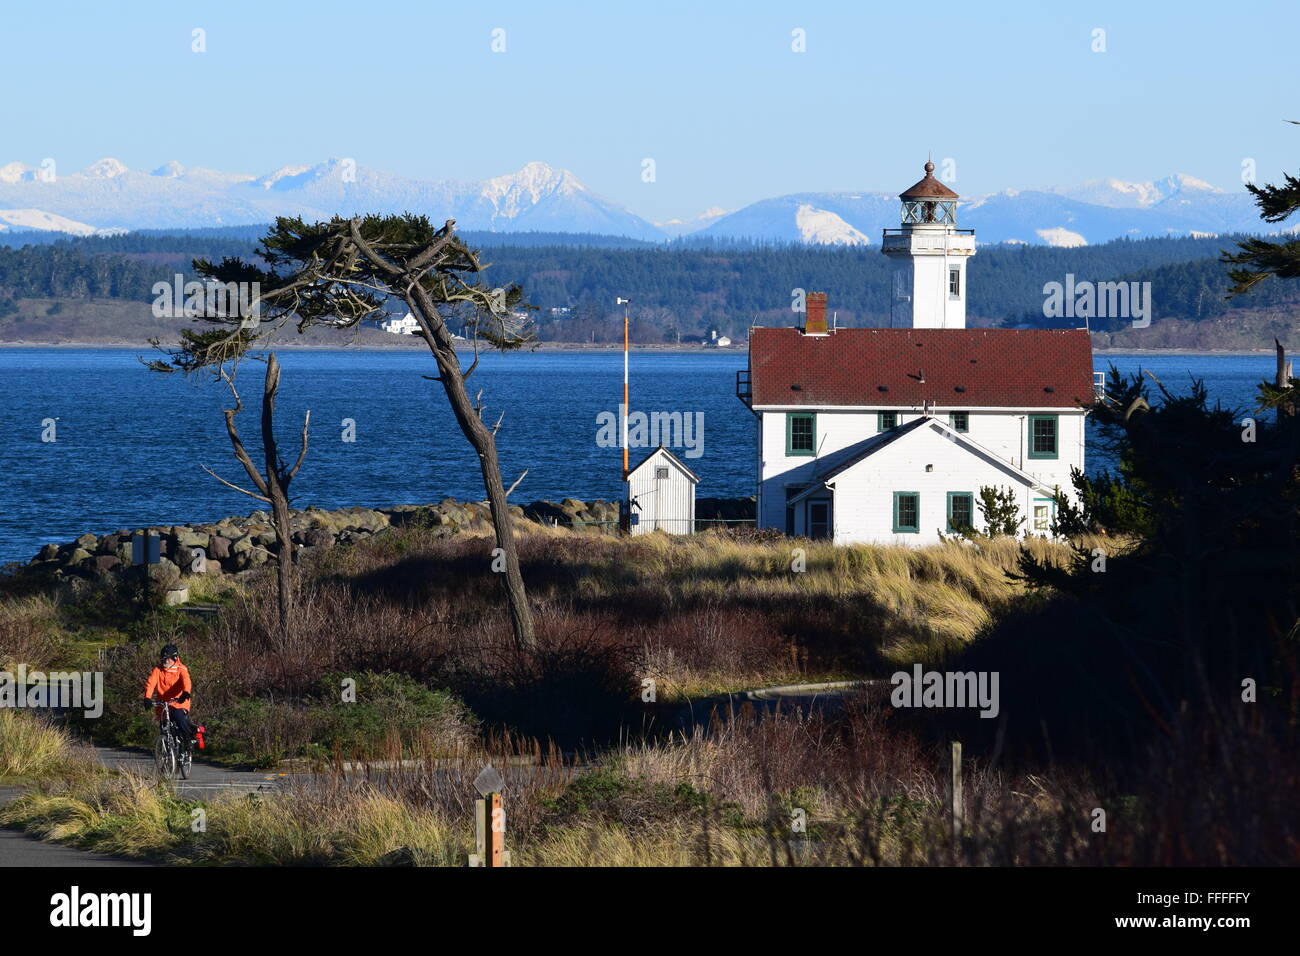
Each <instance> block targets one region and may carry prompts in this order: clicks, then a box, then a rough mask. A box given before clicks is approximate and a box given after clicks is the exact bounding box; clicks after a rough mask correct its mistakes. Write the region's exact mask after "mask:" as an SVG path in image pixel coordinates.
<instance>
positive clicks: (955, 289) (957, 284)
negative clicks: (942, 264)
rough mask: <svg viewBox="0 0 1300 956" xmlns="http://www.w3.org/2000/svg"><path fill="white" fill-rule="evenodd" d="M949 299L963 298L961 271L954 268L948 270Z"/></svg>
mask: <svg viewBox="0 0 1300 956" xmlns="http://www.w3.org/2000/svg"><path fill="white" fill-rule="evenodd" d="M948 298H950V299H960V298H961V269H960V268H957V267H954V268H951V269H949V270H948Z"/></svg>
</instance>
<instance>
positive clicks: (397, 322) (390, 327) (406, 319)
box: [379, 312, 420, 335]
mask: <svg viewBox="0 0 1300 956" xmlns="http://www.w3.org/2000/svg"><path fill="white" fill-rule="evenodd" d="M379 327H380V328H381V329H383V330H384V331H385V332H392V333H393V334H394V335H414V334H415V333H416V332H418V331H420V323H419V322H418V321H416V318H415V316H413V315H411V313H410V312H408V313H406V315H404V316H402V317H401V318H400V319H385V320H384V321H382V322H380V323H379Z"/></svg>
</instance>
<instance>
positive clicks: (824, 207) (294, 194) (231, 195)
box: [0, 159, 1279, 246]
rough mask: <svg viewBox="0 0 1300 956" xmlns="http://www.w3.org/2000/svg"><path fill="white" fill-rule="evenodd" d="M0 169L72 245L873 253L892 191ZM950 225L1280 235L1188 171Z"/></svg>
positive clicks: (1022, 193)
mask: <svg viewBox="0 0 1300 956" xmlns="http://www.w3.org/2000/svg"><path fill="white" fill-rule="evenodd" d="M53 173H54V170H53V169H52V168H45V167H44V166H43V167H42V168H40V169H36V168H33V167H30V166H26V165H23V164H22V163H9V164H8V165H6V166H0V229H4V230H7V231H17V230H26V229H46V230H53V231H57V232H67V233H70V234H74V235H91V234H95V233H99V232H103V231H106V230H107V231H121V230H124V229H126V230H129V229H173V228H194V227H213V226H238V225H260V224H263V223H267V222H269V221H271V220H272V219H273V218H274V217H276V216H281V215H297V216H303V217H304V218H308V219H325V218H328V217H330V216H333V215H351V214H353V213H357V212H375V213H400V212H418V213H423V214H424V215H427V216H429V218H430V219H432V220H434V221H435V222H440V221H442V220H443V219H455V220H456V221H457V223H458V224H459V226H460V228H462V229H466V230H492V231H498V232H520V231H538V232H571V233H577V232H590V233H603V234H607V235H618V236H628V237H631V238H635V239H643V240H652V241H661V240H667V239H670V238H674V237H678V236H685V235H691V236H698V237H703V238H708V237H724V238H732V239H756V240H763V241H769V242H793V243H807V244H812V245H859V246H860V245H870V244H872V243H877V242H879V237H880V232H881V230H882V229H885V228H890V227H894V226H897V225H898V198H897V194H896V192H893V191H890V192H853V193H847V192H846V193H794V194H791V195H788V196H779V197H776V198H773V199H764V200H761V201H759V202H755V203H751V204H750V205H748V206H745V207H743V208H741V209H738V210H735V211H731V212H728V211H726V210H723V209H720V208H713V209H709V210H706V211H705V212H704V213H702V214H701V215H699V216H697V217H695V218H694V219H689V220H678V219H673V220H669V221H667V222H663V223H650V222H647V221H646V220H645V219H642V218H641V217H640V216H637V215H635V214H634V213H632V212H630V211H629V210H627V209H626V208H624V207H622V206H620V205H618V204H616V203H614V202H611V201H609V200H606V199H603V198H601V197H600V196H597V195H596V194H594V193H592V192H591V191H590V190H589V189H587V187H585V186H584V185H583V184H582V183H581V182H579V181H578V179H577V178H576V177H575V176H574V175H573V173H571V172H569V171H567V170H563V169H555V168H553V167H551V166H548V165H547V164H545V163H540V162H534V163H529V164H528V165H526V166H524V167H523V168H522V169H520V170H519V171H518V172H515V173H509V174H507V175H503V176H496V177H493V178H491V179H485V180H480V181H458V180H439V181H428V180H419V179H411V178H408V177H404V176H399V175H396V174H394V173H388V172H384V171H382V170H377V169H372V168H370V167H367V166H359V165H357V164H356V163H355V162H353V161H352V160H347V159H330V160H327V161H326V162H323V163H317V164H316V165H310V166H307V165H296V166H283V167H281V168H279V169H276V170H274V171H273V172H270V173H266V174H264V175H261V176H254V175H249V174H240V173H226V172H220V171H218V170H213V169H205V168H202V167H186V166H183V165H181V164H180V163H178V162H175V161H173V162H169V163H166V164H164V165H162V166H159V167H158V168H157V169H154V170H153V171H152V172H142V171H139V170H134V169H129V168H128V167H127V166H125V165H124V164H123V163H121V162H119V161H118V160H116V159H102V160H100V161H98V162H96V163H93V164H92V165H91V166H89V167H87V168H86V169H84V170H81V171H80V172H74V173H71V174H68V175H63V174H62V173H60V174H59V175H57V176H56V175H53ZM957 215H958V224H959V225H960V226H963V227H971V228H974V229H976V230H977V233H978V236H979V239H980V241H981V242H986V243H997V242H1023V243H1029V244H1045V245H1061V246H1077V245H1087V244H1096V243H1100V242H1106V241H1109V240H1111V239H1117V238H1121V237H1130V238H1144V237H1154V236H1179V235H1196V234H1220V235H1221V234H1224V233H1230V232H1266V231H1279V230H1277V229H1276V228H1274V229H1271V230H1270V229H1267V228H1265V225H1264V224H1263V223H1262V222H1261V221H1260V220H1259V219H1258V217H1257V210H1256V208H1255V206H1254V202H1253V199H1252V197H1251V196H1250V195H1249V194H1248V193H1247V192H1246V191H1245V190H1239V191H1233V192H1225V191H1223V190H1220V189H1216V188H1215V187H1213V186H1211V185H1210V184H1208V183H1206V182H1203V181H1201V180H1199V179H1196V178H1194V177H1192V176H1188V175H1186V174H1181V173H1180V174H1176V175H1173V176H1168V177H1166V178H1164V179H1158V180H1152V181H1149V182H1141V183H1137V182H1126V181H1123V180H1118V179H1098V180H1092V181H1089V182H1085V183H1080V184H1078V185H1076V186H1049V187H1045V188H1041V189H1026V190H1015V189H1009V190H1005V191H1003V192H999V193H993V194H989V195H985V196H975V197H966V198H964V199H963V200H962V201H961V205H960V207H959V208H958V214H957Z"/></svg>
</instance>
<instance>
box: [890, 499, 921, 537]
mask: <svg viewBox="0 0 1300 956" xmlns="http://www.w3.org/2000/svg"><path fill="white" fill-rule="evenodd" d="M920 530H921V496H920V495H919V494H917V493H916V492H915V491H895V492H894V533H895V534H899V533H912V534H915V533H916V532H918V531H920Z"/></svg>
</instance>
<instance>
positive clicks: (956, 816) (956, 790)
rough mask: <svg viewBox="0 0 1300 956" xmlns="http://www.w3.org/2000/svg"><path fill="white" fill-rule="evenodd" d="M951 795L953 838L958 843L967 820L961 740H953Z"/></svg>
mask: <svg viewBox="0 0 1300 956" xmlns="http://www.w3.org/2000/svg"><path fill="white" fill-rule="evenodd" d="M949 795H950V796H951V799H952V839H953V842H954V843H956V842H958V841H959V840H961V832H962V824H963V823H964V822H965V811H964V808H963V806H962V792H961V741H959V740H954V741H953V742H952V776H951V779H950V781H949Z"/></svg>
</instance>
